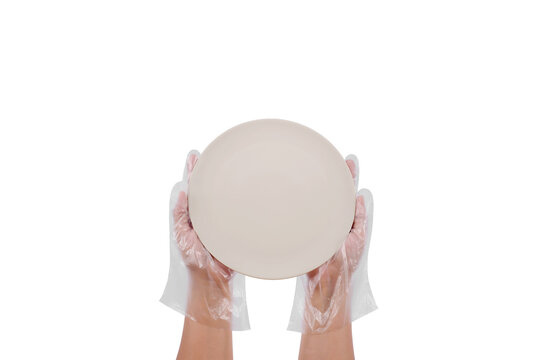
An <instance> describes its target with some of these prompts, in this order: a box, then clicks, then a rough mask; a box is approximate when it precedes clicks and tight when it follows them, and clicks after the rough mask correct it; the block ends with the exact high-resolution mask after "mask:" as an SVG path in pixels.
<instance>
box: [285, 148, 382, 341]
mask: <svg viewBox="0 0 540 360" xmlns="http://www.w3.org/2000/svg"><path fill="white" fill-rule="evenodd" d="M346 163H347V165H348V166H349V169H350V171H351V173H352V176H353V178H354V183H355V186H357V185H358V161H357V159H356V157H355V156H349V157H347V160H346ZM372 222H373V199H372V196H371V193H370V192H369V191H368V190H366V189H362V190H360V191H359V192H358V194H357V197H356V210H355V217H354V223H353V226H352V229H351V231H350V233H349V236H348V237H347V240H345V243H344V244H343V246H342V247H341V249H340V250H339V251H338V252H337V253H336V254H335V255H334V256H333V257H332V258H331V259H330V260H328V261H327V262H326V263H324V264H323V265H321V266H320V267H319V268H317V269H315V270H313V271H311V272H309V273H307V274H305V275H302V276H300V277H298V278H297V282H296V294H295V298H294V304H293V309H292V312H291V318H290V322H289V327H288V329H289V330H292V331H300V332H303V333H314V334H320V333H325V332H328V331H332V330H336V329H339V328H341V327H343V326H345V325H347V324H349V323H350V322H352V321H354V320H356V319H358V318H359V317H361V316H363V315H365V314H367V313H369V312H371V311H373V310H375V309H376V308H377V305H376V304H375V300H374V298H373V294H372V292H371V288H370V285H369V280H368V272H367V258H368V251H369V243H370V238H371V226H372Z"/></svg>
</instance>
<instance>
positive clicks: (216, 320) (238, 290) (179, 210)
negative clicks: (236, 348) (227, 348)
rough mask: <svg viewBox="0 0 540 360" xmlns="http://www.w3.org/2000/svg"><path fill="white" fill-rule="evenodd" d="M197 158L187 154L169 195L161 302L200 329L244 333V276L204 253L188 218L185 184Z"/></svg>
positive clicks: (206, 252) (245, 308)
mask: <svg viewBox="0 0 540 360" xmlns="http://www.w3.org/2000/svg"><path fill="white" fill-rule="evenodd" d="M198 157H199V153H198V152H197V151H191V152H190V153H189V154H188V157H187V160H186V166H185V170H184V178H183V181H182V182H180V183H178V184H176V185H175V186H174V188H173V191H172V193H171V203H170V210H171V218H170V227H171V238H170V247H171V264H170V268H169V279H168V281H167V285H166V287H165V291H164V293H163V296H162V298H161V302H163V303H164V304H165V305H167V306H169V307H171V308H173V309H174V310H176V311H179V312H181V313H182V314H184V315H185V316H187V317H189V318H190V319H192V320H193V321H197V322H199V323H202V324H204V325H208V326H212V327H218V328H229V329H231V330H246V329H249V319H248V315H247V306H246V300H245V299H246V296H245V279H244V276H243V275H241V274H236V273H235V272H234V271H233V270H231V269H229V268H228V267H226V266H225V265H223V264H222V263H220V262H219V261H218V260H217V259H215V258H214V257H213V256H212V255H211V254H210V253H209V252H208V251H207V250H206V248H205V247H204V245H203V244H202V243H201V241H200V240H199V237H198V235H197V233H196V232H195V230H194V229H193V227H192V225H191V220H190V218H189V211H188V200H187V193H188V191H187V190H188V183H189V178H190V175H191V172H192V171H193V168H194V167H195V164H196V162H197V159H198Z"/></svg>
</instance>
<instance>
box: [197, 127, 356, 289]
mask: <svg viewBox="0 0 540 360" xmlns="http://www.w3.org/2000/svg"><path fill="white" fill-rule="evenodd" d="M188 199H189V212H190V217H191V221H192V224H193V228H194V229H195V231H196V232H197V234H198V235H199V238H200V239H201V241H202V243H203V244H204V246H205V247H206V249H208V251H210V253H211V254H212V255H213V256H215V257H216V258H217V259H218V260H219V261H221V262H222V263H223V264H225V265H227V266H228V267H230V268H231V269H233V270H235V271H238V272H240V273H242V274H245V275H249V276H254V277H257V278H262V279H285V278H289V277H293V276H298V275H302V274H305V273H307V272H309V271H310V270H313V269H315V268H316V267H318V266H319V265H321V264H322V263H324V262H325V261H326V260H328V259H329V258H330V257H331V256H332V255H333V254H334V253H335V252H336V251H337V250H338V249H339V248H340V246H341V245H342V243H343V241H344V240H345V239H346V237H347V234H348V233H349V230H350V229H351V225H352V222H353V218H354V210H355V188H354V184H353V179H352V177H351V174H350V172H349V169H348V167H347V165H346V163H345V160H344V159H343V157H342V156H341V155H340V154H339V152H338V151H337V150H336V148H334V146H332V144H330V142H328V141H327V140H326V139H325V138H323V137H322V136H321V135H319V134H318V133H316V132H315V131H313V130H311V129H309V128H307V127H305V126H302V125H300V124H296V123H293V122H290V121H285V120H256V121H251V122H247V123H244V124H241V125H238V126H236V127H234V128H232V129H230V130H228V131H226V132H225V133H223V134H222V135H221V136H219V137H218V138H217V139H216V140H214V141H213V142H212V143H211V144H210V145H209V146H208V147H207V148H206V149H205V150H204V152H203V153H202V154H201V156H200V157H199V160H198V161H197V163H196V165H195V168H194V169H193V173H192V174H191V179H190V184H189V194H188Z"/></svg>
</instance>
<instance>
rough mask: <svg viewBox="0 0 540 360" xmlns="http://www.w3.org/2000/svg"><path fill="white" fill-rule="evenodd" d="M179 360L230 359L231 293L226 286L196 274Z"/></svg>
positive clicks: (191, 290) (193, 276) (188, 305)
mask: <svg viewBox="0 0 540 360" xmlns="http://www.w3.org/2000/svg"><path fill="white" fill-rule="evenodd" d="M191 280H192V281H191V285H190V290H189V294H190V296H189V300H188V304H187V310H186V317H185V320H184V330H183V332H182V342H181V344H180V350H179V351H178V356H177V360H230V359H232V358H233V356H232V355H233V353H232V331H231V310H232V309H231V308H230V303H231V301H230V293H229V291H228V285H227V284H226V283H220V282H215V281H211V280H209V279H208V278H206V277H201V276H199V275H198V274H192V279H191Z"/></svg>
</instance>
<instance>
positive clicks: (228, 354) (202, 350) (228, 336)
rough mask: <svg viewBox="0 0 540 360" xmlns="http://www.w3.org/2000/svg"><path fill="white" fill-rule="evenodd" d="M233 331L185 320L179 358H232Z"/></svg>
mask: <svg viewBox="0 0 540 360" xmlns="http://www.w3.org/2000/svg"><path fill="white" fill-rule="evenodd" d="M232 358H233V351H232V331H231V330H230V329H220V328H215V327H211V326H206V325H202V324H200V323H197V322H195V321H193V320H191V319H190V318H188V317H186V318H185V320H184V331H183V333H182V342H181V344H180V350H179V351H178V356H177V357H176V359H177V360H232Z"/></svg>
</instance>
